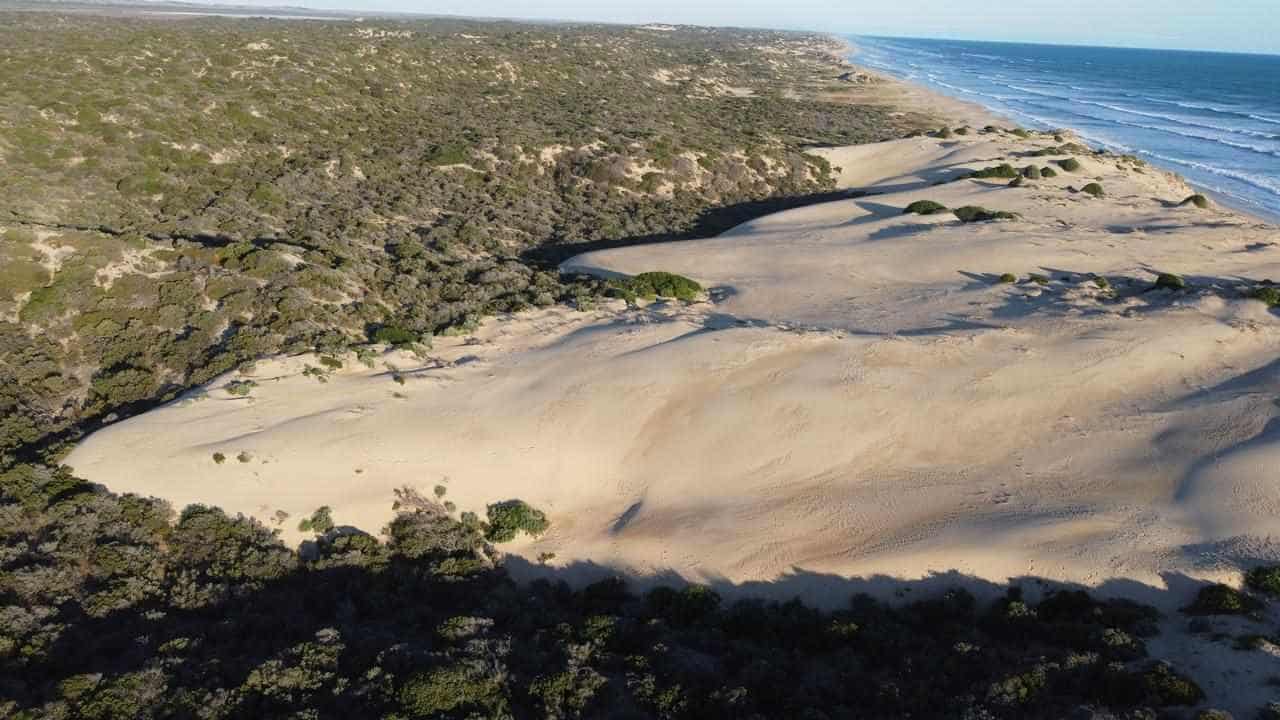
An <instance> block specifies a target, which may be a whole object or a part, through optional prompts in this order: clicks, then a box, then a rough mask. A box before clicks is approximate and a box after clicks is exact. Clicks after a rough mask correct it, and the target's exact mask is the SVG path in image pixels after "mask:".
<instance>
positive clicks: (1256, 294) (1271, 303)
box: [1249, 286, 1280, 307]
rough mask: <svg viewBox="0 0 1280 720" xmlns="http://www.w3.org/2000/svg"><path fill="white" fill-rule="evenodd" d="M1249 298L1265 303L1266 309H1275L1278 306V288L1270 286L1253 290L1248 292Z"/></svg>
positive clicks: (1279, 289)
mask: <svg viewBox="0 0 1280 720" xmlns="http://www.w3.org/2000/svg"><path fill="white" fill-rule="evenodd" d="M1249 297H1251V298H1253V299H1254V300H1260V301H1262V302H1264V303H1266V304H1267V307H1276V306H1278V305H1280V288H1275V287H1270V286H1267V287H1260V288H1254V289H1253V290H1251V291H1249Z"/></svg>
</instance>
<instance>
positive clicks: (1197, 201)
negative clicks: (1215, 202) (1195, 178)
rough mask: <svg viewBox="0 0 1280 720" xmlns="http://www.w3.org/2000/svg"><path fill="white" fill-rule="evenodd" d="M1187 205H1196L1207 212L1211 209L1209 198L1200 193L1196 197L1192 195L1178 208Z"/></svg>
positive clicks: (1179, 204)
mask: <svg viewBox="0 0 1280 720" xmlns="http://www.w3.org/2000/svg"><path fill="white" fill-rule="evenodd" d="M1186 205H1195V206H1196V207H1198V208H1200V209H1201V210H1206V209H1208V207H1209V198H1207V197H1205V196H1203V195H1201V194H1200V193H1196V194H1195V195H1192V196H1191V197H1189V198H1187V199H1186V200H1183V201H1182V202H1180V203H1178V207H1183V206H1186Z"/></svg>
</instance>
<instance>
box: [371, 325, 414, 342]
mask: <svg viewBox="0 0 1280 720" xmlns="http://www.w3.org/2000/svg"><path fill="white" fill-rule="evenodd" d="M372 339H373V341H374V342H376V343H384V344H386V345H391V346H393V347H403V346H405V345H412V344H413V343H416V342H418V334H417V333H415V332H413V331H412V330H406V329H404V328H401V327H396V326H394V325H383V326H382V327H380V328H378V329H377V330H374V331H373V337H372Z"/></svg>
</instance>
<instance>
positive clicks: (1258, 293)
mask: <svg viewBox="0 0 1280 720" xmlns="http://www.w3.org/2000/svg"><path fill="white" fill-rule="evenodd" d="M1249 297H1251V298H1253V299H1254V300H1259V301H1261V302H1264V303H1266V304H1267V307H1277V306H1280V288H1275V287H1270V286H1268V287H1260V288H1254V289H1253V290H1252V291H1251V292H1250V293H1249ZM1277 574H1278V575H1280V570H1278V571H1277Z"/></svg>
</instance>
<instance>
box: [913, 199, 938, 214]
mask: <svg viewBox="0 0 1280 720" xmlns="http://www.w3.org/2000/svg"><path fill="white" fill-rule="evenodd" d="M946 211H947V206H946V205H943V204H942V203H938V202H934V201H932V200H917V201H915V202H913V203H911V204H910V205H908V206H907V207H906V208H904V209H903V211H902V214H904V215H910V214H912V213H914V214H916V215H937V214H938V213H944V212H946Z"/></svg>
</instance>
